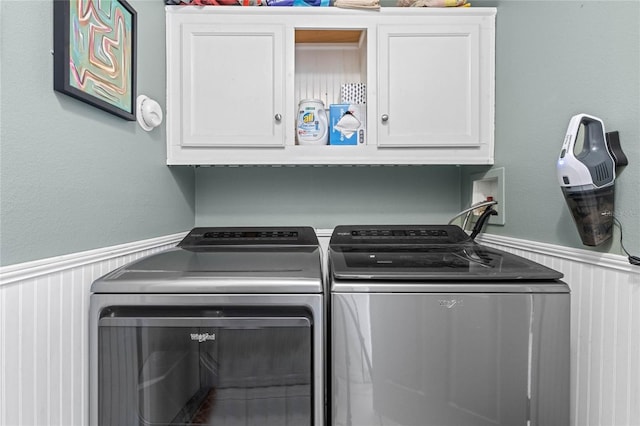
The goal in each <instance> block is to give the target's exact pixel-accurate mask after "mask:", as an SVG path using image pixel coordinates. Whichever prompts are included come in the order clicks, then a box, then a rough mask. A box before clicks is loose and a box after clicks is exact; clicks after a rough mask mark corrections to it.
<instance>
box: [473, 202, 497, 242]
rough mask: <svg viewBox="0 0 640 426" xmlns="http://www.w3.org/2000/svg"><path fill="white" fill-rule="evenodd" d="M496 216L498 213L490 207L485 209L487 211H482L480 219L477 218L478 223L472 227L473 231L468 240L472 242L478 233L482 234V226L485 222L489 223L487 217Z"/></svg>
mask: <svg viewBox="0 0 640 426" xmlns="http://www.w3.org/2000/svg"><path fill="white" fill-rule="evenodd" d="M497 214H498V212H497V211H495V210H494V209H493V206H492V205H491V206H489V207H487V209H486V210H485V211H483V212H482V214H481V215H480V217H479V218H478V221H477V222H476V224H475V226H474V227H473V230H472V231H471V235H470V236H469V238H471V239H472V240H475V239H476V236H478V234H479V233H480V232H482V228H484V225H485V224H486V223H487V222H489V217H490V216H495V215H497Z"/></svg>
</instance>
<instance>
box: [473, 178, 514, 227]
mask: <svg viewBox="0 0 640 426" xmlns="http://www.w3.org/2000/svg"><path fill="white" fill-rule="evenodd" d="M471 185H472V187H471V204H476V203H479V202H482V201H486V200H487V199H488V198H489V197H492V198H493V200H494V201H497V202H498V204H496V205H495V206H493V209H494V210H495V211H496V212H498V215H497V216H491V218H490V219H489V224H492V225H504V224H505V221H506V216H505V201H506V200H505V195H504V167H500V168H497V169H491V170H489V171H488V172H486V173H478V174H475V175H471ZM478 211H480V210H478Z"/></svg>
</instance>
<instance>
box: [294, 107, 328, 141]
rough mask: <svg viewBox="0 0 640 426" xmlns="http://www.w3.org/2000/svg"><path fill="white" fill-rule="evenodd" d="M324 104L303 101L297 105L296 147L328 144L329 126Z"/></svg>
mask: <svg viewBox="0 0 640 426" xmlns="http://www.w3.org/2000/svg"><path fill="white" fill-rule="evenodd" d="M328 121H329V120H328V119H327V112H326V111H325V109H324V102H322V101H321V100H319V99H304V100H302V101H300V104H299V105H298V126H297V135H298V145H326V144H327V143H328V142H329V126H328Z"/></svg>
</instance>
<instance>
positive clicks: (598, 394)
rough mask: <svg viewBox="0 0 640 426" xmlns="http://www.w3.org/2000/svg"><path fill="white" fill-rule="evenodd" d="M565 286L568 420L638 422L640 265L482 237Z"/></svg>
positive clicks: (629, 425) (604, 424)
mask: <svg viewBox="0 0 640 426" xmlns="http://www.w3.org/2000/svg"><path fill="white" fill-rule="evenodd" d="M479 239H480V240H481V241H482V243H484V244H487V245H490V246H493V247H496V248H499V249H502V250H505V251H508V252H511V253H514V254H517V255H519V256H522V257H525V258H528V259H531V260H534V261H536V262H538V263H541V264H543V265H546V266H549V267H551V268H553V269H556V270H559V271H561V272H563V273H564V275H565V277H564V281H565V282H566V283H567V284H569V286H570V287H571V390H572V395H571V404H572V407H571V414H572V420H571V424H572V425H573V426H640V267H638V266H632V265H630V264H628V263H627V262H626V258H624V257H623V256H616V255H610V254H602V253H594V252H590V251H586V250H579V249H570V248H566V247H558V246H553V245H548V244H541V243H535V242H530V241H522V240H516V239H512V238H506V237H497V236H493V235H484V236H482V237H480V238H479Z"/></svg>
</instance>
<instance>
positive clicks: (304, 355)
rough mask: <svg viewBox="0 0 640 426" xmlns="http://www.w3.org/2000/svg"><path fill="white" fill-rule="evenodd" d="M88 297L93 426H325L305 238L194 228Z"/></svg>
mask: <svg viewBox="0 0 640 426" xmlns="http://www.w3.org/2000/svg"><path fill="white" fill-rule="evenodd" d="M91 291H92V294H91V303H90V305H91V307H90V328H89V340H90V348H89V353H90V377H89V381H90V398H89V399H90V411H89V415H90V424H91V425H101V426H106V425H114V426H123V425H127V426H133V425H156V426H161V425H187V424H188V425H193V424H201V425H238V426H250V425H260V426H267V425H273V426H283V425H301V426H302V425H309V426H322V425H323V424H324V349H323V348H324V345H323V340H324V336H323V330H324V327H323V323H324V321H325V317H324V305H323V303H324V298H323V281H322V271H321V253H320V249H319V246H318V240H317V238H316V235H315V233H314V231H313V229H312V228H307V227H284V228H257V227H250V228H195V229H193V230H192V231H191V232H190V233H189V234H188V235H187V236H186V237H185V238H184V239H183V241H182V242H181V243H179V244H178V246H177V247H176V248H173V249H170V250H167V251H164V252H161V253H158V254H154V255H151V256H148V257H145V258H143V259H140V260H138V261H135V262H133V263H131V264H128V265H125V266H123V267H121V268H119V269H117V270H115V271H113V272H111V273H109V274H107V275H105V276H104V277H102V278H100V279H98V280H96V281H95V282H94V283H93V285H92V287H91Z"/></svg>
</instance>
